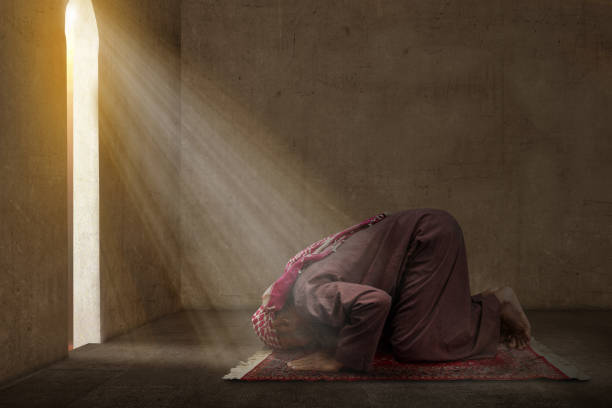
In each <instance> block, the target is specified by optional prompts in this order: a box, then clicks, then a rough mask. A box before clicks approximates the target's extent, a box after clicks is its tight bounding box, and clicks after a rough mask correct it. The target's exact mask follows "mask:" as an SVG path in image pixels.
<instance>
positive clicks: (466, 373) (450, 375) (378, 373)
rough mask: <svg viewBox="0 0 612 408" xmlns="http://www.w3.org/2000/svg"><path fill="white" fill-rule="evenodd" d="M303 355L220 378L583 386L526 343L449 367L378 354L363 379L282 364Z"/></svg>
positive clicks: (262, 354) (268, 353)
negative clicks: (524, 382) (534, 382)
mask: <svg viewBox="0 0 612 408" xmlns="http://www.w3.org/2000/svg"><path fill="white" fill-rule="evenodd" d="M304 355H305V353H304V352H303V351H286V350H284V351H280V350H272V349H266V350H261V351H259V352H257V353H255V355H253V356H252V357H251V358H249V359H248V361H246V362H240V364H239V365H238V366H237V367H235V368H232V369H231V371H230V372H229V373H228V374H227V375H225V376H224V377H223V379H227V380H242V381H294V380H303V381H372V380H387V381H389V380H412V381H449V380H531V379H536V378H545V379H550V380H572V379H574V380H588V379H589V377H588V376H587V375H585V374H584V373H582V372H580V371H579V370H578V369H577V368H576V367H574V366H573V365H572V364H570V363H568V362H567V361H565V360H564V359H562V358H561V357H559V356H557V355H556V354H554V353H552V352H551V351H550V350H549V349H548V348H546V347H545V346H543V345H542V344H540V343H538V342H537V341H535V340H534V339H532V340H531V343H530V345H529V346H527V347H526V348H524V349H523V350H516V349H510V348H508V347H507V346H505V345H503V344H500V345H499V347H498V349H497V354H496V355H495V357H492V358H486V359H478V360H460V361H449V362H427V363H425V362H419V363H399V362H397V361H396V360H394V359H393V356H392V355H391V354H390V353H388V352H383V351H378V352H377V353H376V356H375V358H374V362H373V364H372V370H371V372H368V373H359V372H355V371H348V370H341V371H339V372H322V371H298V370H293V369H291V368H290V367H288V366H287V362H289V361H291V360H295V359H297V358H300V357H303V356H304Z"/></svg>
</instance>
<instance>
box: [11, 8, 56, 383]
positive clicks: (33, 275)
mask: <svg viewBox="0 0 612 408" xmlns="http://www.w3.org/2000/svg"><path fill="white" fill-rule="evenodd" d="M64 5H65V2H64V1H63V0H30V1H22V0H3V1H1V2H0V382H2V381H4V380H7V379H9V378H12V377H15V376H17V375H19V374H22V373H25V372H28V371H32V370H34V369H36V368H38V367H40V366H42V365H45V364H47V363H50V362H52V361H54V360H57V359H60V358H62V357H64V356H65V355H66V354H67V352H68V301H67V293H68V281H67V278H68V274H67V273H68V249H67V245H68V232H67V198H66V191H67V188H66V158H67V155H66V51H65V39H64Z"/></svg>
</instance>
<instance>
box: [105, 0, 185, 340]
mask: <svg viewBox="0 0 612 408" xmlns="http://www.w3.org/2000/svg"><path fill="white" fill-rule="evenodd" d="M93 4H94V8H95V11H96V16H97V20H98V27H99V31H100V67H99V72H100V77H99V81H100V89H99V95H100V197H101V198H100V241H101V242H100V248H101V253H100V256H101V261H100V262H101V264H100V275H101V277H100V279H101V307H102V310H101V320H102V337H103V338H108V337H110V336H113V335H116V334H119V333H121V332H124V331H125V330H127V329H129V328H132V327H135V326H138V325H141V324H143V323H145V322H147V321H150V320H152V319H155V318H157V317H160V316H162V315H165V314H168V313H171V312H174V311H177V310H179V309H180V299H179V283H180V282H179V278H180V276H179V272H178V267H177V265H178V264H179V248H178V232H177V228H178V225H179V214H178V195H179V192H178V169H179V149H178V147H179V114H180V100H179V90H180V85H179V84H180V82H179V81H180V60H179V52H180V49H179V47H180V5H179V3H178V2H175V1H172V0H147V1H145V0H142V1H130V2H126V1H122V0H94V2H93Z"/></svg>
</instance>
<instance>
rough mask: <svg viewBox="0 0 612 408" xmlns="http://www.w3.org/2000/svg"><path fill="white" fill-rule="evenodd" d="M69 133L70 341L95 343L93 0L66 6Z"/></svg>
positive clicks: (76, 0)
mask: <svg viewBox="0 0 612 408" xmlns="http://www.w3.org/2000/svg"><path fill="white" fill-rule="evenodd" d="M65 18H66V26H65V31H66V46H67V59H68V60H67V64H68V76H67V80H68V86H67V88H68V89H67V91H68V131H69V137H70V134H71V140H72V157H71V160H72V163H73V167H72V196H73V198H72V220H73V230H72V253H73V256H72V268H73V345H74V347H75V348H76V347H79V346H81V345H84V344H87V343H99V342H100V340H101V336H100V249H99V248H100V232H99V164H98V163H99V160H98V41H99V40H98V28H97V24H96V17H95V14H94V9H93V6H92V4H91V0H70V2H69V4H68V6H67V7H66V17H65ZM69 145H70V143H69Z"/></svg>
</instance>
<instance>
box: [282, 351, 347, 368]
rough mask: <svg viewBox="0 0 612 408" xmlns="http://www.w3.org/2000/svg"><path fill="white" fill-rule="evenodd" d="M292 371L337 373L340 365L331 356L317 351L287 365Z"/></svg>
mask: <svg viewBox="0 0 612 408" xmlns="http://www.w3.org/2000/svg"><path fill="white" fill-rule="evenodd" d="M287 365H288V366H289V367H290V368H292V369H294V370H315V371H338V370H340V368H341V367H342V363H340V362H339V361H336V360H335V359H334V358H333V357H332V356H331V355H329V354H327V353H325V352H322V351H318V352H316V353H312V354H309V355H307V356H306V357H302V358H298V359H297V360H293V361H290V362H288V363H287Z"/></svg>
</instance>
